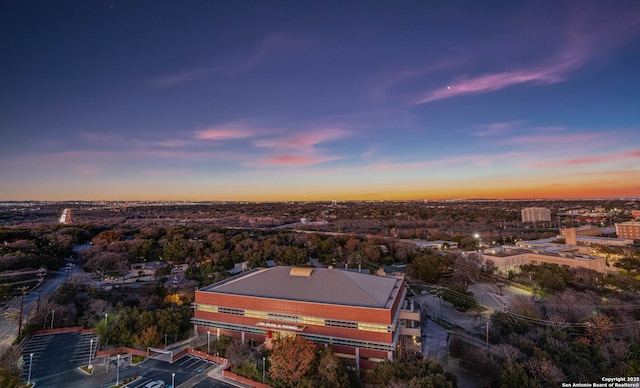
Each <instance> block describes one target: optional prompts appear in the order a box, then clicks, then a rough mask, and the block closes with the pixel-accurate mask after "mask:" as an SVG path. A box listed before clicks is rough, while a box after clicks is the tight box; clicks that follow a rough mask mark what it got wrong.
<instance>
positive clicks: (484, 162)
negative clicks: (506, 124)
mask: <svg viewBox="0 0 640 388" xmlns="http://www.w3.org/2000/svg"><path fill="white" fill-rule="evenodd" d="M524 157H526V154H524V153H522V152H507V153H504V154H490V155H462V156H458V157H452V158H441V159H433V160H424V161H416V162H382V163H379V164H377V165H374V166H371V169H372V170H374V171H410V170H424V169H428V168H434V167H442V166H449V167H451V166H456V165H458V166H463V167H465V168H468V167H469V165H471V166H479V167H488V166H491V165H493V164H495V163H502V162H506V161H508V162H512V161H514V160H521V159H522V158H524Z"/></svg>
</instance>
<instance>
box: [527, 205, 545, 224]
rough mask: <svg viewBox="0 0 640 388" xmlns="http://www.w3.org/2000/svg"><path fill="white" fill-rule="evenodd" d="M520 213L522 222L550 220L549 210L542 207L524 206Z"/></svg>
mask: <svg viewBox="0 0 640 388" xmlns="http://www.w3.org/2000/svg"><path fill="white" fill-rule="evenodd" d="M520 213H521V215H522V222H538V221H551V210H549V209H547V208H544V207H525V208H523V209H522V210H521V212H520Z"/></svg>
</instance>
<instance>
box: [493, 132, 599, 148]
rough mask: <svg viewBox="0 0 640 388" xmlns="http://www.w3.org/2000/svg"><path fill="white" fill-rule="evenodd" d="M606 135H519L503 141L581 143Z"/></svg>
mask: <svg viewBox="0 0 640 388" xmlns="http://www.w3.org/2000/svg"><path fill="white" fill-rule="evenodd" d="M603 137H604V135H602V134H597V133H585V134H566V135H565V134H562V135H552V134H537V135H530V136H519V137H514V138H511V139H506V140H504V141H503V143H504V144H509V145H524V146H531V145H556V146H558V145H560V146H566V145H576V144H580V143H593V142H595V141H597V140H599V139H602V138H603Z"/></svg>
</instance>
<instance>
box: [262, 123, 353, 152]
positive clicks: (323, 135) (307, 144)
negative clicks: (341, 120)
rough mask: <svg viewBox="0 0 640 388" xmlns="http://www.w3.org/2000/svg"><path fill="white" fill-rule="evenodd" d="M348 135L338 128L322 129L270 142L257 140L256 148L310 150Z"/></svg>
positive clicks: (347, 132)
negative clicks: (317, 145)
mask: <svg viewBox="0 0 640 388" xmlns="http://www.w3.org/2000/svg"><path fill="white" fill-rule="evenodd" d="M349 134H350V132H349V131H345V130H343V129H340V128H323V129H316V130H310V131H305V132H297V133H293V134H291V136H289V137H284V138H280V139H271V140H257V141H256V142H255V145H256V147H266V148H302V149H310V148H313V146H314V145H316V144H320V143H326V142H329V141H333V140H337V139H341V138H344V137H346V136H348V135H349Z"/></svg>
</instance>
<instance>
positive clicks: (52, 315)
mask: <svg viewBox="0 0 640 388" xmlns="http://www.w3.org/2000/svg"><path fill="white" fill-rule="evenodd" d="M55 316H56V310H53V311H51V330H53V317H55Z"/></svg>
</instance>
